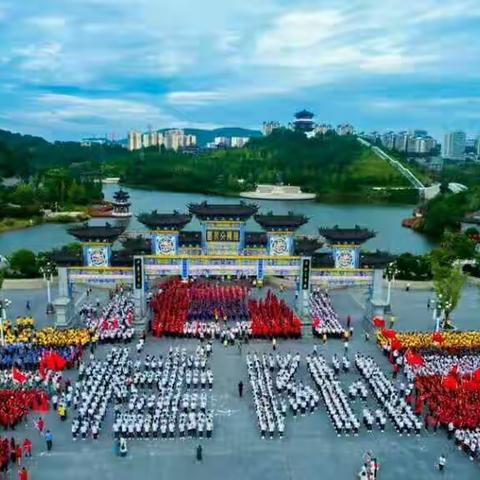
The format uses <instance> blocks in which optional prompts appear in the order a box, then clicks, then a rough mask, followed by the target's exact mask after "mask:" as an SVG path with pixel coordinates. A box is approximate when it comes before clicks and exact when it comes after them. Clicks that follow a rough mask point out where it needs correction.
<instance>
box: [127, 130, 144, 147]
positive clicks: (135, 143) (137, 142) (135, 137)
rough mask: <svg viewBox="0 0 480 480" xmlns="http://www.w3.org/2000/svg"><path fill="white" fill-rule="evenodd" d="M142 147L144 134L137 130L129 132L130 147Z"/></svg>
mask: <svg viewBox="0 0 480 480" xmlns="http://www.w3.org/2000/svg"><path fill="white" fill-rule="evenodd" d="M141 148H142V134H141V133H140V132H137V131H135V130H131V131H130V132H128V149H129V150H130V151H132V150H140V149H141Z"/></svg>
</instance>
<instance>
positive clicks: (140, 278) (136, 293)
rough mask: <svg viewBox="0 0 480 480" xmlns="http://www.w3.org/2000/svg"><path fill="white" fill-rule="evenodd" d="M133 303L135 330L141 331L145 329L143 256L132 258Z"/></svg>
mask: <svg viewBox="0 0 480 480" xmlns="http://www.w3.org/2000/svg"><path fill="white" fill-rule="evenodd" d="M133 303H134V308H135V330H137V331H138V332H141V331H142V330H144V329H145V323H146V313H147V311H146V305H145V270H144V265H143V257H141V256H138V257H134V259H133Z"/></svg>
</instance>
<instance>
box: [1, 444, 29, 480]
mask: <svg viewBox="0 0 480 480" xmlns="http://www.w3.org/2000/svg"><path fill="white" fill-rule="evenodd" d="M31 456H32V441H31V440H30V439H29V438H25V439H24V440H23V442H22V443H20V442H17V441H16V440H15V438H13V437H11V438H10V440H9V439H8V438H3V437H0V474H1V478H2V479H3V478H5V479H6V478H7V475H8V472H9V470H10V468H11V467H12V468H14V467H15V466H17V467H19V470H18V478H19V480H28V471H27V469H26V467H25V466H24V467H22V468H20V466H21V463H22V458H23V457H25V458H30V457H31ZM8 478H10V477H8Z"/></svg>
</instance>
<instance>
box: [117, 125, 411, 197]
mask: <svg viewBox="0 0 480 480" xmlns="http://www.w3.org/2000/svg"><path fill="white" fill-rule="evenodd" d="M117 165H118V166H119V167H120V169H121V176H122V179H123V181H124V182H125V183H127V184H129V185H132V186H133V185H135V186H143V187H148V188H156V189H164V190H173V191H183V192H202V193H216V194H223V195H237V194H238V193H239V192H241V191H244V190H250V189H253V188H255V185H256V184H258V183H277V182H279V181H281V182H283V183H285V184H291V185H299V186H301V187H302V188H303V189H304V190H305V191H308V192H314V193H316V194H317V196H318V197H319V198H322V199H332V200H351V201H357V200H359V199H361V200H362V201H407V202H409V203H410V202H414V201H415V197H414V196H413V197H412V191H411V190H410V189H409V188H408V184H407V182H406V180H405V179H404V178H403V177H402V176H401V175H400V174H399V173H398V172H397V171H396V170H394V169H393V168H392V167H390V165H388V163H386V162H384V161H383V160H381V159H379V158H378V157H376V156H375V155H374V154H373V153H372V152H371V151H370V150H369V149H368V148H366V147H364V146H362V145H361V144H360V143H359V142H358V141H357V139H356V138H355V137H354V136H338V135H336V134H334V133H332V134H327V135H321V136H317V137H314V138H311V139H308V138H306V137H305V135H303V134H301V133H296V132H292V131H290V130H286V129H282V130H277V131H275V132H273V133H272V134H271V135H269V136H267V137H259V138H253V139H252V140H251V141H250V142H249V143H248V144H247V146H246V147H245V148H242V149H231V150H215V151H212V152H206V153H202V154H200V155H192V156H190V155H184V154H181V153H174V152H158V151H146V152H144V153H143V154H142V155H140V154H137V155H134V156H133V157H132V156H130V157H128V158H124V159H123V160H121V161H120V162H119V163H118V164H117ZM373 187H381V189H378V188H376V189H374V188H373ZM392 187H394V188H399V187H401V188H402V190H393V189H392V190H390V189H391V188H392ZM403 188H405V190H403ZM413 195H415V194H413Z"/></svg>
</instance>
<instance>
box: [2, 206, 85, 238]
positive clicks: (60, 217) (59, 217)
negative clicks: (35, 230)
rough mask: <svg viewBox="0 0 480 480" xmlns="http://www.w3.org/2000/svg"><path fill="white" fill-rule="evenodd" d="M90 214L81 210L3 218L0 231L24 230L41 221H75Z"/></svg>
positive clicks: (79, 220) (83, 219)
mask: <svg viewBox="0 0 480 480" xmlns="http://www.w3.org/2000/svg"><path fill="white" fill-rule="evenodd" d="M89 219H90V216H89V215H87V214H86V213H85V212H82V211H74V212H52V213H50V214H48V215H45V216H43V217H33V218H4V219H3V220H1V221H0V233H7V232H14V231H16V230H25V229H27V228H31V227H35V226H38V225H42V224H43V223H59V224H63V223H75V222H84V221H86V220H89Z"/></svg>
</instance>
